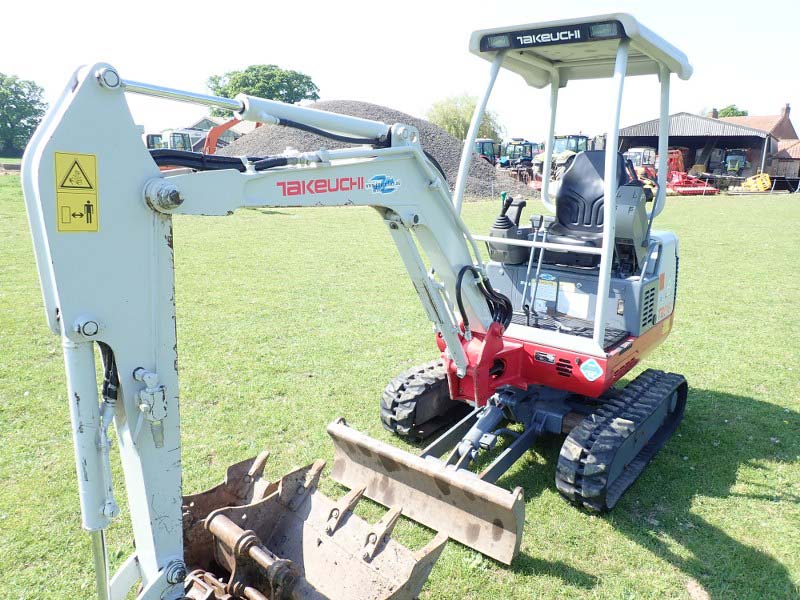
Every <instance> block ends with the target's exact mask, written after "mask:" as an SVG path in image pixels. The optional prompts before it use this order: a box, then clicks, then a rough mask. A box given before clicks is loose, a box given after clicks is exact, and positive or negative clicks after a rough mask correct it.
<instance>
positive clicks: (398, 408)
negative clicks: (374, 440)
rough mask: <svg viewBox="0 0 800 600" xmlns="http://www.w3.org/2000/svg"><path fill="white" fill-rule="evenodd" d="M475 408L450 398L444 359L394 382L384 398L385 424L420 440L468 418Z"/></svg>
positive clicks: (383, 395) (396, 431) (383, 421)
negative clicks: (466, 416)
mask: <svg viewBox="0 0 800 600" xmlns="http://www.w3.org/2000/svg"><path fill="white" fill-rule="evenodd" d="M470 410H471V408H470V407H469V406H468V405H467V404H465V403H463V402H457V401H454V400H452V399H451V398H450V390H449V388H448V385H447V371H446V370H445V366H444V362H443V361H442V359H437V360H432V361H428V362H426V363H424V364H422V365H418V366H416V367H413V368H411V369H408V370H407V371H404V372H402V373H400V374H399V375H398V376H397V377H395V378H394V379H392V380H391V381H390V382H389V384H388V385H387V386H386V388H385V389H384V391H383V394H382V396H381V422H382V423H383V426H384V428H386V429H388V430H389V431H391V432H393V433H395V434H397V435H399V436H402V437H405V438H408V439H410V440H412V441H420V440H423V439H425V438H427V437H429V436H430V435H431V434H433V433H434V432H435V431H438V430H439V429H441V428H442V427H444V426H446V425H450V424H452V423H455V422H456V421H458V420H459V419H461V418H462V417H464V416H465V415H466V414H467V413H468V412H470Z"/></svg>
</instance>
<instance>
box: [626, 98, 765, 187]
mask: <svg viewBox="0 0 800 600" xmlns="http://www.w3.org/2000/svg"><path fill="white" fill-rule="evenodd" d="M619 139H620V149H621V151H622V152H625V151H626V150H628V149H630V148H636V147H650V148H655V147H656V146H657V145H658V119H653V120H652V121H645V122H644V123H639V124H637V125H631V126H630V127H625V128H623V129H620V132H619ZM669 145H670V147H681V148H688V152H685V154H686V155H687V157H688V160H687V161H686V163H687V164H686V168H687V169H688V168H690V167H691V166H692V165H695V164H704V165H705V166H706V170H708V171H709V172H713V171H715V170H718V169H719V168H720V166H721V164H720V163H721V161H722V160H724V154H725V151H726V150H732V149H740V148H741V149H745V150H746V151H747V160H748V162H749V163H750V167H749V168H748V169H747V171H748V172H747V173H742V174H743V175H752V174H754V173H756V172H757V171H758V170H762V169H763V168H764V165H765V162H766V157H767V156H768V155H769V154H771V153H773V152H775V151H777V149H778V147H777V140H776V139H775V138H773V137H772V135H770V134H769V133H768V132H766V131H763V130H760V129H754V128H752V127H746V126H744V125H739V124H737V123H732V122H730V121H726V120H721V119H714V118H710V117H701V116H698V115H693V114H691V113H687V112H680V113H676V114H674V115H670V117H669ZM721 157H722V158H721Z"/></svg>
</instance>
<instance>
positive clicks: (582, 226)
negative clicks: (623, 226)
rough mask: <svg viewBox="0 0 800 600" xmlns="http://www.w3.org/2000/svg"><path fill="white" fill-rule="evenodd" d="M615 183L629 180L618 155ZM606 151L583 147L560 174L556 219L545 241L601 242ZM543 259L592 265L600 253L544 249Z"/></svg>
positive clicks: (582, 244)
mask: <svg viewBox="0 0 800 600" xmlns="http://www.w3.org/2000/svg"><path fill="white" fill-rule="evenodd" d="M617 157H618V158H617V173H616V176H617V185H618V186H623V185H625V184H627V183H629V182H630V181H631V180H630V176H629V175H628V172H627V170H626V169H625V159H624V157H623V156H622V154H618V155H617ZM605 166H606V153H605V151H604V150H586V151H584V152H579V153H578V154H576V155H575V158H574V159H573V161H572V164H571V165H570V166H569V168H568V169H567V170H566V172H565V173H564V175H563V176H562V177H561V185H560V186H559V188H558V191H557V192H556V197H555V203H556V220H555V222H554V223H553V224H552V225H551V226H550V227H549V228H548V230H547V241H548V242H555V243H561V244H572V245H573V246H593V247H596V248H599V247H600V246H602V244H603V199H604V198H603V197H604V174H605ZM544 260H545V262H549V263H558V264H570V265H575V266H586V267H589V266H591V267H593V266H596V265H598V264H599V262H600V257H599V256H598V255H593V254H577V253H564V252H554V251H547V252H545V256H544Z"/></svg>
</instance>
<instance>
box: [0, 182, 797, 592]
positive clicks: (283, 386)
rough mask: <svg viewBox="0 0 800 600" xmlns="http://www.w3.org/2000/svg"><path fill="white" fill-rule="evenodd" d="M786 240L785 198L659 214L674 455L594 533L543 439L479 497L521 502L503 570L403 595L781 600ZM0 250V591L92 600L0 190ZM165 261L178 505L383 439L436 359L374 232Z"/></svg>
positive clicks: (343, 220)
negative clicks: (672, 280) (244, 466)
mask: <svg viewBox="0 0 800 600" xmlns="http://www.w3.org/2000/svg"><path fill="white" fill-rule="evenodd" d="M496 208H497V206H496V205H495V204H493V203H475V204H469V205H467V206H466V207H465V216H466V219H467V221H468V222H469V223H470V224H471V226H472V227H474V228H475V230H476V231H477V230H480V231H482V230H485V229H486V228H487V227H488V224H489V222H490V220H491V219H492V218H493V217H494V213H495V211H496ZM798 221H800V199H798V198H796V197H787V196H776V197H771V198H763V197H736V198H733V197H731V198H727V197H721V198H706V199H700V198H684V199H676V200H673V201H671V203H670V206H669V207H668V208H667V209H666V211H665V213H664V214H663V215H662V217H661V218H660V220H659V223H658V226H659V227H661V228H669V229H672V230H675V231H676V232H677V233H678V235H679V236H680V239H681V270H680V291H679V300H678V305H677V311H678V312H677V317H676V326H675V329H674V333H673V334H672V335H671V337H670V338H669V340H668V341H667V342H666V343H665V344H664V345H663V346H662V347H661V348H660V349H659V350H658V351H656V352H655V354H654V355H653V356H652V358H651V359H650V360H649V361H648V363H647V366H652V367H655V368H661V369H668V370H672V371H676V372H680V373H683V374H685V375H686V377H687V378H688V380H689V383H690V386H691V391H690V396H689V404H688V408H687V412H686V418H685V421H684V423H683V424H682V425H681V427H680V429H679V431H678V435H677V436H676V437H675V438H674V439H673V440H672V441H671V442H670V443H669V444H668V445H667V446H666V448H665V449H664V450H663V451H662V452H661V453H660V455H659V456H658V457H657V458H656V460H655V461H654V462H653V463H652V465H651V466H650V468H649V469H648V470H647V472H646V473H645V474H644V475H643V477H642V478H641V480H640V481H639V482H637V483H636V485H634V487H633V488H631V490H630V491H629V492H628V494H627V495H626V497H625V498H624V499H623V500H622V501H621V502H620V504H619V505H618V506H617V508H616V510H615V511H614V513H613V514H612V515H610V516H606V517H596V516H590V515H587V514H585V513H582V512H580V511H578V510H576V509H574V508H572V507H570V506H569V505H568V504H566V503H565V502H563V501H562V500H561V498H560V497H559V496H558V493H557V492H556V491H555V489H554V486H553V473H554V465H555V461H556V458H557V455H558V449H559V446H560V442H559V441H558V440H544V441H543V442H542V443H541V444H539V445H538V446H537V449H536V451H535V452H530V453H528V455H526V456H525V457H524V459H523V460H521V461H520V462H519V463H518V464H517V465H516V466H515V467H514V469H513V470H512V471H511V472H510V473H508V474H507V475H506V476H505V477H504V478H503V479H501V481H500V483H501V485H504V486H506V487H512V486H516V485H521V486H523V488H524V490H525V497H526V527H525V537H524V540H523V544H522V553H521V555H520V556H519V558H518V559H517V560H516V561H515V562H514V564H513V565H512V566H511V567H504V566H502V565H500V564H497V563H495V562H493V561H491V560H488V559H485V558H483V557H481V556H480V555H479V554H477V553H475V552H474V551H471V550H469V549H467V548H465V547H463V546H460V545H458V544H456V543H453V542H451V543H449V544H448V546H447V548H446V550H445V552H444V554H443V556H442V558H441V559H440V561H439V562H438V564H437V565H436V567H435V568H434V570H433V572H432V574H431V577H430V580H429V583H428V584H427V586H426V588H425V591H424V593H423V597H425V598H452V599H457V598H533V597H536V598H609V599H611V598H613V599H617V598H687V597H690V594H691V595H692V596H691V597H693V598H703V597H706V596H703V594H704V593H706V594H708V596H710V597H711V598H715V599H728V598H752V599H762V598H798V597H800V591H799V590H800V587H799V586H800V553H798V549H800V527H799V524H800V463H799V462H798V455H799V454H800V441H798V440H799V439H800V436H799V435H798V434H799V433H800V412H799V411H800V350H799V348H800V344H798V339H800V320H799V319H798V316H797V310H798V304H800V278H798V276H797V270H798V267H800V233H798V228H797V227H796V224H797V223H798ZM0 252H2V266H0V340H2V359H1V360H0V440H1V441H0V443H1V444H2V451H0V483H1V484H0V573H2V581H3V588H4V591H5V594H6V596H7V597H10V598H90V597H92V596H93V593H94V592H93V589H94V579H93V573H92V568H91V555H90V548H89V543H88V539H87V536H86V535H85V534H84V533H83V532H82V531H81V530H80V525H79V523H80V521H79V510H78V501H77V495H76V484H75V472H74V464H73V456H72V446H71V439H70V429H69V415H68V407H67V403H66V401H65V383H64V375H63V363H62V359H61V350H60V347H59V346H60V344H59V340H58V339H57V338H56V337H54V336H52V335H51V334H50V332H49V330H48V329H47V328H46V325H45V321H44V314H43V309H42V302H41V295H40V292H39V285H38V280H37V275H36V268H35V265H34V261H33V253H32V248H31V242H30V235H29V232H28V226H27V222H26V219H25V214H24V208H23V203H22V195H21V193H20V191H19V179H18V178H17V177H6V178H2V179H0ZM175 255H176V263H177V266H176V270H177V272H176V280H177V310H178V339H179V351H180V374H181V381H182V390H181V399H182V403H181V404H182V441H183V466H184V485H185V489H186V490H187V491H196V490H200V489H203V488H205V487H207V486H210V485H212V484H214V483H216V482H217V481H219V480H220V479H221V477H222V475H223V473H224V468H225V466H226V465H227V464H229V463H231V462H234V461H238V460H241V459H243V458H246V457H248V456H251V455H253V454H255V453H256V452H257V451H258V450H260V449H261V448H268V449H270V450H271V451H272V457H271V458H270V461H269V463H268V467H267V471H268V473H269V474H270V475H273V476H275V475H279V474H281V473H283V472H284V471H286V470H288V469H289V468H290V467H292V466H296V465H300V464H303V463H305V462H309V461H311V460H312V459H314V458H319V457H321V458H325V459H329V460H330V459H331V458H332V447H331V444H330V442H329V440H328V438H327V435H326V434H325V426H326V424H327V423H328V422H330V421H331V420H332V419H333V418H335V417H336V416H339V415H344V416H346V417H347V419H348V422H349V423H351V424H352V425H353V426H354V427H356V428H358V429H360V430H362V431H365V432H367V433H369V434H371V435H373V436H375V437H378V438H381V439H384V440H389V441H393V440H392V438H391V436H390V435H389V434H388V433H387V432H385V431H384V430H383V429H382V428H381V426H380V424H379V420H378V396H379V394H380V391H381V389H382V388H383V386H384V385H385V383H386V382H387V381H388V380H389V379H390V378H391V377H392V376H394V375H395V374H396V373H397V372H398V371H400V370H402V369H404V368H406V367H407V366H409V365H412V364H415V363H418V362H422V361H425V360H428V359H429V358H431V357H433V356H434V355H435V346H434V344H433V338H432V336H431V333H430V327H429V325H428V324H427V321H426V319H425V317H424V315H423V313H422V310H421V308H420V307H419V305H418V302H417V299H416V296H415V294H414V292H413V290H412V288H411V285H410V284H409V282H408V280H407V278H406V276H405V272H404V269H403V267H402V264H401V262H400V260H399V258H398V256H397V254H396V251H395V250H394V247H393V245H392V243H391V240H390V237H389V235H388V233H387V232H386V231H385V228H384V226H383V224H382V223H381V222H380V220H379V219H378V218H377V216H376V215H375V214H374V213H373V212H372V211H370V210H367V209H355V208H348V209H305V210H263V211H258V210H246V211H240V212H238V213H236V214H235V215H234V216H232V217H225V218H200V217H196V218H195V217H193V218H186V217H184V218H177V219H176V223H175ZM393 443H397V444H398V445H402V443H401V442H399V441H396V440H394V441H393ZM116 471H117V478H116V481H117V484H118V486H117V487H118V488H119V490H120V494H119V496H120V499H123V496H124V495H123V494H122V491H121V486H120V485H119V484H120V483H121V481H122V478H121V475H120V474H119V469H118V468H117V469H116ZM326 489H330V490H331V491H332V492H333V493H336V490H335V489H334V488H333V486H327V488H326ZM123 506H124V502H123ZM363 510H364V511H365V513H367V514H370V515H373V516H374V515H375V514H377V513H378V512H379V511H377V509H376V508H374V507H372V508H370V507H368V506H367V507H365V508H364V509H363ZM398 535H399V536H400V537H401V538H402V539H403V541H405V542H407V543H408V544H409V545H411V546H413V547H419V546H421V545H422V544H424V543H425V542H426V541H427V540H428V539H429V538H430V535H431V534H430V532H427V531H425V530H422V529H421V528H419V527H416V526H413V525H411V524H410V523H407V522H406V523H403V524H402V526H401V527H400V528H399V531H398ZM130 537H131V535H130V528H129V524H128V523H127V522H126V520H125V519H124V518H122V519H119V521H118V522H116V523H115V524H114V525H113V526H112V528H111V530H110V531H109V549H110V552H111V556H112V562H113V564H114V566H116V565H118V564H119V563H120V562H121V561H122V560H123V558H124V557H125V556H126V555H127V554H128V553H129V552H130V550H131V545H130ZM337 576H346V574H340V575H337ZM690 590H691V591H690Z"/></svg>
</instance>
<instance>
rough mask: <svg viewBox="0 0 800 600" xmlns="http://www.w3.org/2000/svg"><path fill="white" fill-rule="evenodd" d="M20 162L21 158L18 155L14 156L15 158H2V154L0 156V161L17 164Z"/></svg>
mask: <svg viewBox="0 0 800 600" xmlns="http://www.w3.org/2000/svg"><path fill="white" fill-rule="evenodd" d="M21 162H22V159H21V158H20V157H15V158H8V157H6V158H3V157H2V156H0V163H8V164H19V163H21Z"/></svg>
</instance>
